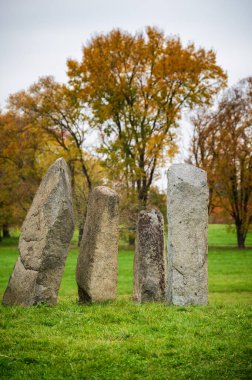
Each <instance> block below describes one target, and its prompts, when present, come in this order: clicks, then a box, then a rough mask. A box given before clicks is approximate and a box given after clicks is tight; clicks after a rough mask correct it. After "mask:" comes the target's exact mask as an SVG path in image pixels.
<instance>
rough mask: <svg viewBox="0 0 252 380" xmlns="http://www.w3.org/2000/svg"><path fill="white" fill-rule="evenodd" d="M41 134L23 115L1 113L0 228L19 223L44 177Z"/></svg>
mask: <svg viewBox="0 0 252 380" xmlns="http://www.w3.org/2000/svg"><path fill="white" fill-rule="evenodd" d="M42 140H43V138H42V136H39V135H38V134H37V133H36V131H35V130H34V129H33V128H28V126H27V124H26V123H25V122H24V120H22V118H20V117H17V116H14V115H12V114H10V113H2V114H0V228H1V230H2V231H3V236H4V237H6V236H7V235H8V228H9V225H19V224H20V222H21V221H22V220H23V219H24V216H25V214H26V212H27V210H28V208H29V206H30V204H31V201H32V198H33V196H34V193H35V191H36V189H37V186H38V184H39V182H40V180H41V161H40V160H39V156H40V155H41V153H42V152H41V145H42Z"/></svg>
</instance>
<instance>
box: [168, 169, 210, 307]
mask: <svg viewBox="0 0 252 380" xmlns="http://www.w3.org/2000/svg"><path fill="white" fill-rule="evenodd" d="M208 197H209V191H208V185H207V173H206V172H205V171H204V170H201V169H199V168H197V167H195V166H192V165H188V164H175V165H172V166H171V167H170V168H169V170H168V193H167V200H168V203H167V212H168V285H167V301H168V303H172V304H174V305H206V304H207V303H208V273H207V250H208V245H207V227H208Z"/></svg>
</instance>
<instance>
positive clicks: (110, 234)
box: [76, 186, 119, 303]
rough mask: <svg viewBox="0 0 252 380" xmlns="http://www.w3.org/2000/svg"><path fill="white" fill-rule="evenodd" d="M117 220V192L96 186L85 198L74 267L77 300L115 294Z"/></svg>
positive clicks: (112, 296)
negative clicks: (82, 224)
mask: <svg viewBox="0 0 252 380" xmlns="http://www.w3.org/2000/svg"><path fill="white" fill-rule="evenodd" d="M118 224H119V212H118V195H117V193H116V192H115V191H114V190H111V189H109V188H108V187H106V186H98V187H96V188H95V189H94V190H93V191H92V193H91V195H90V197H89V201H88V207H87V216H86V221H85V226H84V231H83V236H82V240H81V246H80V253H79V257H78V261H77V268H76V281H77V285H78V293H79V302H80V303H87V302H95V301H106V300H113V299H115V297H116V288H117V272H118V231H119V226H118Z"/></svg>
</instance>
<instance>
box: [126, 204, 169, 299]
mask: <svg viewBox="0 0 252 380" xmlns="http://www.w3.org/2000/svg"><path fill="white" fill-rule="evenodd" d="M164 297H165V258H164V221H163V216H162V214H161V213H160V212H159V211H158V210H156V209H152V210H143V211H141V212H140V213H139V217H138V221H137V229H136V250H135V257H134V294H133V300H135V301H137V302H140V303H142V302H154V301H163V300H164Z"/></svg>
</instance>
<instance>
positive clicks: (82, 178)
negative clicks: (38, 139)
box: [8, 76, 104, 237]
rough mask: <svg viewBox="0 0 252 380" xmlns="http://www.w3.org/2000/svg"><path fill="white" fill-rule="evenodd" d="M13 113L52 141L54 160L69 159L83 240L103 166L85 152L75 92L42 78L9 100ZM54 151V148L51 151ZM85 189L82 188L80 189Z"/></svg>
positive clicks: (83, 124) (84, 128)
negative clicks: (91, 198)
mask: <svg viewBox="0 0 252 380" xmlns="http://www.w3.org/2000/svg"><path fill="white" fill-rule="evenodd" d="M8 108H9V110H10V111H11V112H12V113H13V114H14V115H17V116H19V117H22V118H23V119H24V120H25V121H26V123H27V124H29V125H30V126H32V128H33V129H34V128H35V129H36V130H37V132H38V133H39V134H41V135H42V134H44V135H46V136H47V140H48V139H49V141H50V144H48V149H49V151H50V153H51V157H52V156H53V155H54V159H55V158H57V157H58V156H59V155H61V156H64V158H65V159H66V161H67V163H68V165H69V168H70V171H71V178H72V189H73V198H74V209H75V216H76V218H75V220H76V222H77V223H78V224H79V235H80V237H81V235H82V230H83V224H84V220H83V219H84V216H85V205H86V203H87V198H88V194H89V192H90V191H91V189H92V186H93V185H96V184H97V183H100V182H101V174H100V173H101V172H104V170H102V168H101V165H100V163H99V161H98V160H97V159H95V158H94V157H92V156H91V154H89V153H88V152H87V151H85V150H84V143H85V139H86V134H87V125H86V115H85V112H83V109H82V107H80V106H79V101H78V99H77V98H76V97H75V95H74V93H73V92H71V91H69V89H68V88H67V87H66V86H65V85H63V84H59V83H57V82H56V81H55V80H54V78H53V77H51V76H49V77H42V78H40V79H39V80H38V81H37V82H36V83H34V84H33V85H32V86H30V87H29V88H28V90H27V91H20V92H18V93H16V94H13V95H11V96H10V97H9V101H8ZM51 148H52V149H51ZM80 186H81V189H80Z"/></svg>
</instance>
